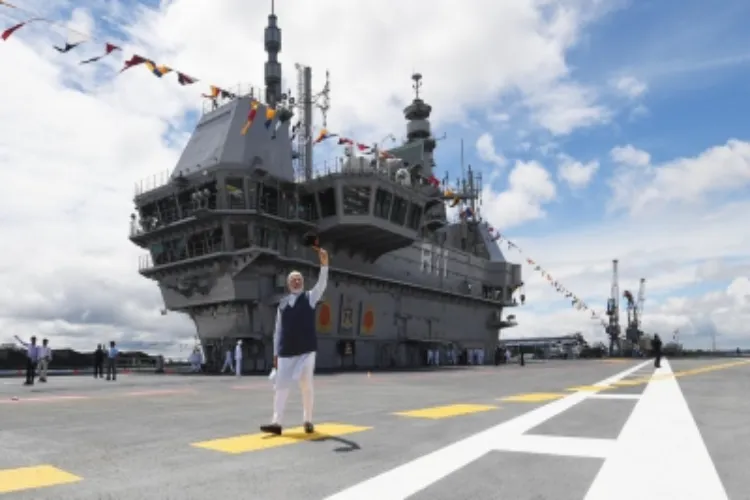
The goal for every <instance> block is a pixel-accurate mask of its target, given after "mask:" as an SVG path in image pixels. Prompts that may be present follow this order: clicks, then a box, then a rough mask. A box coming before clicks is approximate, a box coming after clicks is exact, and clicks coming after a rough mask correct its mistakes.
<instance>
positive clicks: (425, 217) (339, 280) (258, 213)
mask: <svg viewBox="0 0 750 500" xmlns="http://www.w3.org/2000/svg"><path fill="white" fill-rule="evenodd" d="M265 49H266V52H267V53H268V60H267V62H266V63H265V92H261V91H257V89H256V90H251V91H249V92H246V93H241V94H237V95H235V94H229V95H225V96H223V97H224V98H223V99H221V100H217V101H214V104H215V105H214V106H211V107H210V109H207V110H205V112H204V114H203V115H202V116H201V117H200V119H199V121H198V123H197V125H196V127H195V130H194V131H193V133H192V135H191V137H190V139H189V140H188V142H187V145H186V146H185V149H184V151H183V152H182V155H181V157H180V159H179V161H178V162H177V165H176V166H175V167H174V169H173V170H172V171H171V172H170V173H169V175H168V176H165V179H164V182H151V183H148V184H146V185H144V183H139V184H137V185H136V195H135V200H134V201H135V206H136V210H135V212H134V213H133V214H132V216H131V228H130V239H131V241H132V242H133V243H135V244H137V245H138V246H140V247H142V248H144V249H146V250H147V251H148V254H146V255H144V256H143V257H142V258H141V259H140V261H139V271H140V273H141V274H142V275H143V276H145V277H147V278H149V279H152V280H154V281H156V282H157V283H158V286H159V288H160V290H161V294H162V296H163V299H164V304H165V310H169V311H176V312H180V313H184V314H187V315H189V317H190V318H191V319H192V320H193V322H194V323H195V327H196V330H197V335H198V337H199V339H200V342H201V344H202V345H203V348H204V351H205V353H206V356H207V358H208V362H209V365H216V364H218V365H220V364H221V361H222V357H223V352H224V351H225V349H226V348H227V347H228V346H230V345H231V346H233V345H234V344H236V341H237V340H238V339H242V340H243V349H244V350H245V357H244V362H243V364H244V365H245V366H244V369H245V370H264V369H267V368H268V366H269V364H270V362H271V359H272V340H271V339H272V334H273V326H274V319H275V313H276V305H277V304H278V301H279V299H280V298H281V297H282V296H283V294H284V293H285V281H286V276H287V274H288V272H289V271H291V270H293V269H294V270H299V271H300V272H302V273H303V274H304V275H305V279H306V283H307V284H308V286H312V284H313V283H314V282H315V280H316V279H317V273H318V268H317V260H316V255H315V253H314V251H313V250H312V249H310V248H307V247H305V246H304V245H303V244H302V236H303V235H304V234H305V233H307V232H309V231H314V232H316V233H317V234H318V235H319V237H320V241H321V244H322V245H323V246H324V247H325V248H327V249H328V250H329V253H330V256H331V268H330V278H329V284H328V289H327V291H326V293H325V296H324V300H323V301H322V302H321V304H319V306H318V309H317V312H316V322H317V329H318V336H319V352H318V366H319V367H322V368H337V367H361V368H367V367H397V366H398V367H403V366H418V365H422V364H424V363H425V360H426V356H425V353H426V351H427V350H433V351H434V350H439V351H446V352H447V351H448V350H450V351H455V352H459V353H460V352H465V351H466V350H467V349H484V350H485V352H487V353H490V352H492V351H493V350H494V349H495V347H496V345H497V341H498V334H499V330H500V329H503V328H508V327H511V326H514V325H515V324H516V321H515V316H513V315H510V316H504V311H505V310H506V308H509V307H513V306H516V305H518V303H519V302H520V293H521V291H522V286H523V281H522V275H521V266H520V265H519V264H514V263H510V262H508V261H507V260H506V259H505V257H504V255H503V253H502V251H501V249H500V247H499V246H498V243H497V239H496V238H495V236H494V234H493V230H492V228H491V227H490V226H489V224H488V223H487V222H485V221H482V220H481V218H480V217H479V216H478V212H479V209H480V207H479V206H478V203H479V200H480V198H481V190H482V187H481V175H479V174H475V173H474V172H473V171H472V169H471V168H469V169H468V170H467V172H466V175H465V176H462V178H461V179H458V183H457V184H458V185H457V186H453V187H451V186H450V185H449V183H448V182H447V177H446V178H445V179H442V180H438V179H437V178H436V176H435V174H434V169H435V166H436V164H435V159H434V151H435V149H436V147H437V143H438V141H436V139H435V138H434V137H433V135H432V131H431V125H430V114H431V112H432V107H431V106H430V105H429V104H427V103H426V102H425V101H424V100H423V99H422V98H421V97H420V94H419V91H420V88H421V85H422V77H421V75H419V74H415V75H413V77H412V78H413V81H414V84H413V87H414V90H415V93H416V95H415V97H414V99H413V100H412V102H411V103H410V104H409V105H408V106H407V107H406V108H405V109H404V117H405V119H406V140H405V142H404V143H403V144H402V145H400V146H398V147H395V148H392V149H384V148H380V147H378V146H377V145H375V146H373V147H372V148H368V152H369V153H370V154H369V155H366V156H358V155H357V153H356V149H357V148H355V147H353V145H351V144H347V142H346V141H345V140H342V139H339V142H340V144H341V145H342V147H344V148H345V151H344V155H343V157H342V158H340V159H338V160H337V161H336V162H335V163H333V164H331V163H328V164H327V165H326V166H325V167H324V168H322V169H321V168H318V169H316V168H313V158H312V156H313V147H312V146H313V143H314V142H315V141H316V140H317V139H320V138H324V136H325V134H326V131H325V123H324V129H323V130H322V131H321V132H319V133H317V134H316V135H315V136H313V133H312V122H313V107H314V103H313V100H314V96H313V95H312V91H311V73H312V71H311V69H310V68H309V67H304V66H303V67H301V68H300V71H299V74H300V75H301V77H302V78H301V82H300V85H299V90H298V94H299V95H297V96H296V99H294V98H292V97H291V96H290V93H282V90H281V64H280V63H279V62H278V53H279V52H280V50H281V30H280V28H279V27H278V19H277V16H276V15H275V12H273V10H272V13H271V15H269V17H268V26H267V27H266V30H265ZM227 94H228V93H227ZM263 94H264V96H263ZM262 96H263V97H262ZM220 97H221V96H220ZM252 108H255V109H256V113H255V115H256V116H257V117H258V118H257V119H256V120H255V122H254V123H253V124H252V126H250V127H249V128H247V130H246V133H245V134H243V133H241V132H240V131H241V130H242V129H243V126H244V125H246V122H247V119H248V115H249V113H250V111H251V109H252ZM268 110H271V111H270V112H268ZM297 113H299V115H300V117H299V118H297ZM267 117H271V122H272V123H271V126H266V124H264V122H265V121H266V118H267ZM144 186H145V187H144ZM451 207H453V208H455V209H456V210H458V211H459V215H456V216H454V217H449V212H450V208H451ZM443 359H446V358H445V357H444V358H443ZM490 359H491V357H490V356H486V357H485V360H486V361H487V362H489V360H490Z"/></svg>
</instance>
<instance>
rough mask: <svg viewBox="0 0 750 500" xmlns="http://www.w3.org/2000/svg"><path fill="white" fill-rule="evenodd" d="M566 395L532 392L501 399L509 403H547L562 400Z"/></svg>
mask: <svg viewBox="0 0 750 500" xmlns="http://www.w3.org/2000/svg"><path fill="white" fill-rule="evenodd" d="M566 395H567V394H561V393H559V392H530V393H527V394H518V395H516V396H508V397H507V398H501V399H500V401H504V402H507V403H546V402H548V401H554V400H556V399H560V398H562V397H564V396H566Z"/></svg>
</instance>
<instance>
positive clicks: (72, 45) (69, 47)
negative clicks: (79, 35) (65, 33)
mask: <svg viewBox="0 0 750 500" xmlns="http://www.w3.org/2000/svg"><path fill="white" fill-rule="evenodd" d="M82 43H83V42H77V43H70V42H65V46H63V47H58V46H57V45H53V46H52V47H53V48H54V49H55V50H56V51H58V52H59V53H61V54H65V53H67V52H70V51H71V50H73V49H75V48H76V47H78V46H79V45H81V44H82Z"/></svg>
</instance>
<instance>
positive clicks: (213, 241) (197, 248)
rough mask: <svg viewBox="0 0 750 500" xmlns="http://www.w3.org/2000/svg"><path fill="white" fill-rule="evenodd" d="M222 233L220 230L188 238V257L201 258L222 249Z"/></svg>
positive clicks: (202, 232)
mask: <svg viewBox="0 0 750 500" xmlns="http://www.w3.org/2000/svg"><path fill="white" fill-rule="evenodd" d="M222 238H223V231H222V230H221V228H216V229H210V230H207V231H200V232H198V233H195V234H193V235H191V236H189V237H188V239H187V251H188V257H201V256H203V255H208V254H210V253H214V252H218V251H220V250H221V249H222Z"/></svg>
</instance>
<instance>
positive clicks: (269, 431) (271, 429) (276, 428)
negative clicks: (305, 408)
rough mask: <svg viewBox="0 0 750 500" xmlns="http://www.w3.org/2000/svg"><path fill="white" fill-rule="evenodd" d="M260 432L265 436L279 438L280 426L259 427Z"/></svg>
mask: <svg viewBox="0 0 750 500" xmlns="http://www.w3.org/2000/svg"><path fill="white" fill-rule="evenodd" d="M260 430H261V432H265V433H266V434H273V435H275V436H281V426H280V425H279V424H268V425H261V426H260Z"/></svg>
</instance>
